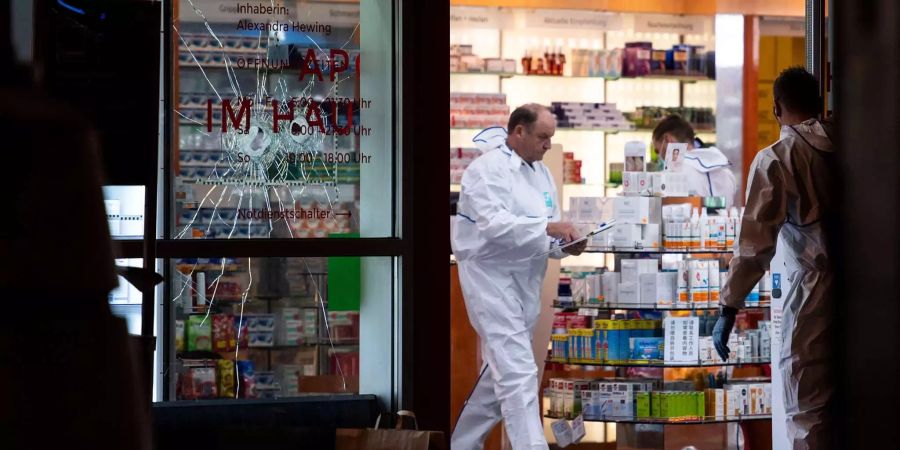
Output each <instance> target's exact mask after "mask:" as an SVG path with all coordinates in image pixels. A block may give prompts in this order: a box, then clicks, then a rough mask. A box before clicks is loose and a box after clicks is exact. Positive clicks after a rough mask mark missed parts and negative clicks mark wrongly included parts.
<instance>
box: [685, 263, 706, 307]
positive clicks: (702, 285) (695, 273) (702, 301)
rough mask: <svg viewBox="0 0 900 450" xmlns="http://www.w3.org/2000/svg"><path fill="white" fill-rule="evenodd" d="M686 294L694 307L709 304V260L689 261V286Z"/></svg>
mask: <svg viewBox="0 0 900 450" xmlns="http://www.w3.org/2000/svg"><path fill="white" fill-rule="evenodd" d="M688 289H689V290H688V294H689V296H690V301H691V304H693V305H694V307H695V308H705V307H707V306H709V262H708V261H704V260H692V261H690V286H688Z"/></svg>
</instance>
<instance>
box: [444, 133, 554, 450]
mask: <svg viewBox="0 0 900 450" xmlns="http://www.w3.org/2000/svg"><path fill="white" fill-rule="evenodd" d="M505 140H506V132H505V131H504V130H503V129H502V128H495V129H488V130H485V131H484V132H482V133H481V134H479V135H478V136H476V139H475V141H476V143H478V144H479V146H480V147H481V148H482V149H486V147H487V148H489V147H492V146H496V147H497V148H496V149H494V150H489V151H488V152H487V153H485V154H484V155H482V156H480V157H479V158H478V159H476V160H475V161H474V162H472V164H470V165H469V167H468V168H467V169H466V171H465V173H464V174H463V178H462V189H461V193H460V197H459V203H458V207H457V215H456V219H455V220H456V223H455V224H454V227H453V231H452V236H451V243H452V246H453V253H454V255H456V259H457V262H458V268H459V278H460V285H461V287H462V291H463V296H464V298H465V302H466V312H467V313H468V315H469V320H470V321H471V322H472V327H473V328H475V331H476V332H477V333H478V336H479V337H480V338H481V345H482V356H483V358H484V361H485V365H484V367H483V368H482V370H481V375H480V376H479V378H478V381H477V384H476V386H475V388H474V389H473V391H472V394H471V395H470V396H469V399H468V400H467V401H466V404H465V405H464V406H463V410H462V412H461V413H460V417H459V420H458V421H457V424H456V428H455V430H454V432H453V436H452V439H451V448H452V449H453V450H469V449H481V448H483V446H484V440H485V438H486V437H487V435H488V433H490V431H491V430H492V429H493V427H494V426H495V425H496V424H497V422H498V421H499V420H500V419H501V417H502V418H503V419H504V420H505V426H506V431H507V435H508V436H509V439H510V440H511V442H512V448H513V449H514V450H524V449H546V448H547V441H546V439H545V438H544V427H543V424H542V420H541V412H540V406H539V405H538V379H539V378H538V373H537V366H536V365H535V361H534V355H533V353H532V346H531V338H532V334H533V332H534V326H535V324H536V323H537V319H538V315H539V313H540V293H541V285H542V283H543V281H544V274H545V272H546V270H547V258H548V256H550V257H555V258H561V257H563V256H565V254H564V253H562V252H554V253H552V254H550V255H545V256H542V257H534V256H535V255H537V254H539V253H542V252H546V251H547V250H548V249H550V245H551V241H552V238H550V237H549V236H548V235H547V231H546V229H547V224H548V223H549V222H555V221H558V220H559V216H560V209H559V205H558V204H557V201H556V198H557V195H556V185H555V183H554V182H553V177H552V176H551V175H550V171H549V170H548V169H547V167H546V166H545V165H544V164H542V163H541V162H539V161H536V162H533V163H532V164H531V165H529V164H528V163H526V162H525V161H523V160H522V158H521V157H519V155H517V154H516V152H514V151H513V150H511V149H510V148H509V147H507V146H506V143H505Z"/></svg>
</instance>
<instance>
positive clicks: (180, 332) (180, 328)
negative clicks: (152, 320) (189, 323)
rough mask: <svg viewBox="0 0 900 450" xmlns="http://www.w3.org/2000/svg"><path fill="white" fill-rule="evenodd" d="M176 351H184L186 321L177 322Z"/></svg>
mask: <svg viewBox="0 0 900 450" xmlns="http://www.w3.org/2000/svg"><path fill="white" fill-rule="evenodd" d="M175 351H176V352H183V351H184V321H183V320H176V321H175Z"/></svg>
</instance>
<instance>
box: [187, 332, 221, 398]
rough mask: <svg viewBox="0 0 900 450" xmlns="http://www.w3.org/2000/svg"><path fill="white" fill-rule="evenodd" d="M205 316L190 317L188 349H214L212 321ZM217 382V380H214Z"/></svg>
mask: <svg viewBox="0 0 900 450" xmlns="http://www.w3.org/2000/svg"><path fill="white" fill-rule="evenodd" d="M204 319H206V317H205V316H202V315H196V316H190V317H188V323H187V330H186V331H187V350H188V351H189V352H192V351H210V350H212V323H211V321H210V320H208V319H207V320H204ZM213 383H215V380H213Z"/></svg>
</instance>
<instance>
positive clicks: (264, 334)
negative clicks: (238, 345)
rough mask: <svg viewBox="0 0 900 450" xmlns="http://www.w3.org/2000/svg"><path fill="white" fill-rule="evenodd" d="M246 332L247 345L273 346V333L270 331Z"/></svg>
mask: <svg viewBox="0 0 900 450" xmlns="http://www.w3.org/2000/svg"><path fill="white" fill-rule="evenodd" d="M248 334H249V336H248V340H247V345H248V346H249V347H273V346H274V345H275V333H273V332H271V331H251V332H249V333H248Z"/></svg>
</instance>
